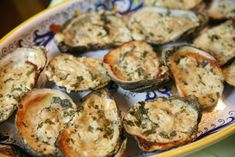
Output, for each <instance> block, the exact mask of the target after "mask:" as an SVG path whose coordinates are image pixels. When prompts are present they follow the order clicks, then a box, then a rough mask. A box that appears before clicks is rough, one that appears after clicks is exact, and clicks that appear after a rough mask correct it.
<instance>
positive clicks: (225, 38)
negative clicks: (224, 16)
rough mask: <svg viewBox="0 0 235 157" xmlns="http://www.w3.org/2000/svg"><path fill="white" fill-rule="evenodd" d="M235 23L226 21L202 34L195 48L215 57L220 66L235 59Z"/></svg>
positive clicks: (196, 41)
mask: <svg viewBox="0 0 235 157" xmlns="http://www.w3.org/2000/svg"><path fill="white" fill-rule="evenodd" d="M234 38H235V21H232V20H230V21H226V22H224V23H222V24H220V25H218V26H215V27H212V28H209V29H207V30H204V31H203V32H201V34H200V35H199V36H198V37H197V38H196V39H195V40H194V42H193V44H194V45H195V47H198V48H201V49H203V50H205V51H207V52H209V53H210V54H211V55H213V56H214V57H215V58H216V59H217V60H218V62H219V64H220V65H224V64H225V63H226V62H228V61H229V60H231V59H232V58H234V57H235V44H234Z"/></svg>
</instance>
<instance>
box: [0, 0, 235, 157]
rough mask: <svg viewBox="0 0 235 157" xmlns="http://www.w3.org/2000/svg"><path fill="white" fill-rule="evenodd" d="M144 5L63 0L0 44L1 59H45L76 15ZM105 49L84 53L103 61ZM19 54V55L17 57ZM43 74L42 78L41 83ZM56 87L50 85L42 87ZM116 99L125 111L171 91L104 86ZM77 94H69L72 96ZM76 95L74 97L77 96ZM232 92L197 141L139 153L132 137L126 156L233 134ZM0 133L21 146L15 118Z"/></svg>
mask: <svg viewBox="0 0 235 157" xmlns="http://www.w3.org/2000/svg"><path fill="white" fill-rule="evenodd" d="M142 6H143V0H109V1H98V0H86V1H78V0H74V1H66V2H64V3H62V4H59V5H57V6H55V7H52V8H49V9H46V10H44V11H42V12H41V13H39V14H37V15H35V16H33V17H32V18H30V19H29V20H27V21H25V22H24V23H22V24H21V25H19V26H18V27H16V28H15V29H14V30H12V31H11V32H10V33H8V34H7V35H6V36H5V37H3V38H2V39H1V41H0V56H1V57H2V56H4V55H6V54H7V53H9V52H11V51H13V50H14V49H16V48H17V47H32V46H45V47H46V49H47V51H48V54H47V55H48V58H49V59H50V58H51V56H54V55H56V54H58V53H59V50H58V48H57V46H56V44H55V42H54V40H53V37H54V35H55V32H57V31H58V29H59V26H60V25H61V24H63V23H64V22H65V21H67V20H68V19H69V18H71V17H72V16H73V15H74V14H76V13H77V12H86V11H91V10H99V9H100V8H104V9H106V10H109V9H112V8H113V7H116V8H117V9H118V10H119V12H120V13H121V14H126V13H129V12H132V11H135V10H137V9H139V8H141V7H142ZM106 53H107V50H102V51H95V52H88V53H85V54H84V55H85V56H89V57H100V58H102V57H103V56H104V54H106ZM19 55H20V54H19ZM43 77H44V75H42V76H41V80H43ZM41 86H42V83H41V82H39V84H38V87H41ZM45 86H46V87H50V88H58V87H54V86H51V85H49V84H46V85H44V87H45ZM107 88H108V90H110V92H112V94H113V95H114V97H115V100H116V101H117V103H118V105H119V108H120V109H121V110H122V111H126V110H127V109H128V108H129V107H130V106H129V105H130V104H134V103H135V102H137V101H143V100H151V99H154V98H156V97H159V96H165V97H168V96H170V95H171V93H170V88H169V87H164V88H162V89H159V90H156V91H151V92H144V93H132V92H129V91H125V90H123V89H122V88H120V87H117V86H115V85H110V86H108V87H107ZM84 94H86V93H79V98H82V97H83V95H84ZM74 95H76V93H72V94H70V96H72V97H74ZM77 96H78V95H76V97H77ZM75 101H77V102H78V101H79V100H76V99H75ZM234 102H235V90H234V88H232V87H231V86H227V85H226V87H225V90H224V93H223V96H222V97H221V99H220V100H219V102H218V104H217V106H216V108H214V110H213V111H212V112H209V113H204V114H203V116H202V120H201V123H200V124H199V132H198V137H197V140H196V141H194V142H192V143H190V144H187V145H185V146H181V147H178V148H175V149H171V150H169V151H161V152H160V151H156V152H153V153H145V152H142V151H141V150H140V149H139V148H138V146H137V143H136V141H135V140H134V139H132V138H131V137H130V138H129V141H128V146H127V156H131V157H134V156H138V157H140V156H151V155H153V156H155V155H156V156H157V155H160V156H163V155H164V156H176V155H182V154H187V153H190V152H193V151H196V150H198V149H200V148H202V147H206V146H208V145H210V144H212V143H214V142H216V141H218V140H221V139H222V138H225V137H226V136H228V135H229V134H232V133H233V132H234V131H235V123H234V122H235V103H234ZM0 133H1V134H3V135H8V136H9V137H10V138H9V139H8V140H9V142H11V140H12V141H13V142H14V143H15V144H17V145H21V143H20V142H19V140H18V139H19V138H18V136H17V133H16V130H15V126H14V116H12V117H11V118H10V119H9V120H8V121H6V122H4V123H1V124H0Z"/></svg>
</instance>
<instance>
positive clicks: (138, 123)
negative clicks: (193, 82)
mask: <svg viewBox="0 0 235 157" xmlns="http://www.w3.org/2000/svg"><path fill="white" fill-rule="evenodd" d="M200 119H201V114H200V109H199V105H198V104H197V102H196V101H195V100H194V99H193V98H191V97H188V98H177V97H169V98H163V97H159V98H157V99H154V100H152V101H147V102H138V103H137V104H135V105H133V106H132V107H131V108H130V109H129V110H128V112H127V114H126V115H125V116H124V118H123V125H124V128H125V130H126V131H127V132H128V133H129V134H131V135H132V136H134V137H135V139H136V140H137V142H138V145H139V147H140V148H141V149H142V150H143V151H155V150H167V149H170V148H173V147H177V146H180V145H183V144H186V143H189V142H192V141H193V140H194V139H195V138H196V135H197V129H198V124H199V122H200Z"/></svg>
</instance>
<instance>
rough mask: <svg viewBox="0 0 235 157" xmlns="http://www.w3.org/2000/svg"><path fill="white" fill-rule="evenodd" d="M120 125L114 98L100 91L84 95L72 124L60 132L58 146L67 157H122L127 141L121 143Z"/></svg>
mask: <svg viewBox="0 0 235 157" xmlns="http://www.w3.org/2000/svg"><path fill="white" fill-rule="evenodd" d="M121 126H122V125H121V118H120V115H119V111H118V109H117V105H116V103H115V101H114V99H113V98H112V97H111V96H110V95H109V94H108V93H107V92H106V91H105V90H99V91H96V92H93V93H91V94H90V95H88V96H87V98H86V99H85V101H84V102H83V103H82V105H81V107H80V110H79V112H78V114H76V116H75V117H74V119H73V121H72V122H71V125H70V126H69V127H67V128H66V129H65V130H63V131H62V132H61V134H60V136H59V139H58V147H59V149H60V150H61V152H62V154H63V155H64V156H67V157H80V156H82V157H91V156H92V157H101V156H102V157H105V156H114V155H115V154H117V153H118V154H117V156H122V155H123V151H124V149H125V147H126V146H125V145H126V141H125V140H124V142H123V144H122V140H121V138H120V134H121ZM120 149H121V150H120ZM119 150H120V151H119Z"/></svg>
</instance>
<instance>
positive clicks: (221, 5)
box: [208, 0, 235, 19]
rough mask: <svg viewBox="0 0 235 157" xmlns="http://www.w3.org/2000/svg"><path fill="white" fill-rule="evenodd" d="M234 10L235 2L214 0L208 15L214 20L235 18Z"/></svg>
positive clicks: (232, 0)
mask: <svg viewBox="0 0 235 157" xmlns="http://www.w3.org/2000/svg"><path fill="white" fill-rule="evenodd" d="M234 10H235V2H234V0H213V1H212V4H211V6H210V8H209V10H208V15H209V17H211V18H213V19H224V18H235V12H234Z"/></svg>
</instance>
